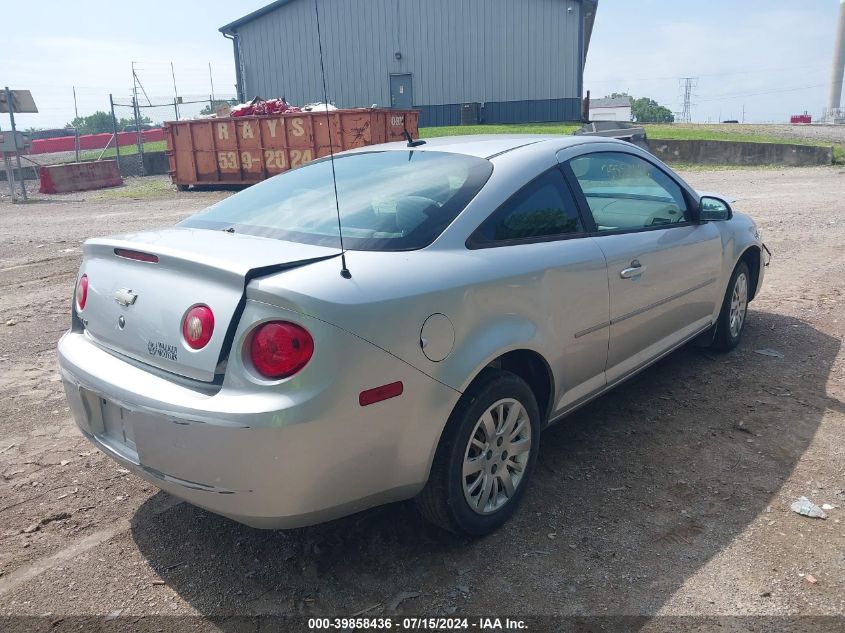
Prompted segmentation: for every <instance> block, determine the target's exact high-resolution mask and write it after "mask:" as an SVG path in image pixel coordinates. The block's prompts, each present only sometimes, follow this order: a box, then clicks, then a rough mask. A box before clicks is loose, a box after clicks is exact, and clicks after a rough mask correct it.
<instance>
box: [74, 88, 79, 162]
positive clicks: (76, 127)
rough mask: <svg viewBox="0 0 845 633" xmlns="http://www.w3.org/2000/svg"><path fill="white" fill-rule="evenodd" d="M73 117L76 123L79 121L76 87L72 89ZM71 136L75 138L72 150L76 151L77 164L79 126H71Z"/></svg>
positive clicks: (77, 159)
mask: <svg viewBox="0 0 845 633" xmlns="http://www.w3.org/2000/svg"><path fill="white" fill-rule="evenodd" d="M73 115H74V117H75V119H76V121H77V122H78V121H79V108H77V106H76V86H74V87H73ZM73 135H74V137H75V138H76V141H75V143H74V148H75V149H76V162H77V163H78V162H79V125H78V124H77V125H74V126H73Z"/></svg>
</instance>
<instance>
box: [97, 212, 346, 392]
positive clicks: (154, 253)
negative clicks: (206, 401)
mask: <svg viewBox="0 0 845 633" xmlns="http://www.w3.org/2000/svg"><path fill="white" fill-rule="evenodd" d="M83 250H84V261H83V265H82V271H81V272H82V273H84V274H86V275H88V299H87V303H86V305H85V309H84V310H82V312H81V313H80V317H81V318H82V320H83V323H84V324H85V328H86V331H87V332H88V334H89V335H90V336H91V337H92V339H94V341H95V342H97V343H99V344H100V345H102V346H103V347H105V348H108V349H110V350H112V351H115V352H118V353H120V354H123V355H125V356H128V357H130V358H133V359H135V360H137V361H140V362H142V363H145V364H148V365H152V366H155V367H158V368H161V369H164V370H166V371H169V372H173V373H175V374H179V375H182V376H187V377H189V378H193V379H196V380H202V381H207V382H211V381H213V380H214V377H215V374H216V373H217V369H218V366H219V364H220V361H221V360H223V359H224V358H225V356H226V354H228V351H229V350H228V347H229V346H230V345H231V341H230V340H229V338H230V336H229V333H230V331H231V332H234V327H235V325H236V324H237V323H236V320H237V317H238V315H239V313H240V309H241V306H242V300H243V297H244V289H245V287H246V284H247V283H248V282H249V280H250V279H252V278H255V277H258V276H261V275H265V274H269V273H273V272H278V271H281V270H285V269H287V268H293V267H298V266H304V265H307V264H309V263H311V262H314V261H319V260H322V259H326V258H328V257H334V256H337V255H338V250H337V249H334V248H327V247H323V246H313V245H308V244H299V243H295V242H285V241H281V240H276V239H270V238H264V237H255V236H249V235H241V234H233V233H228V232H224V231H210V230H204V229H189V228H173V229H165V230H161V231H149V232H145V233H137V234H131V235H125V236H120V237H117V238H102V239H92V240H89V241H87V242H86V243H85V246H84V249H83ZM196 305H207V306H208V307H209V308H211V310H212V312H213V314H214V330H213V334H212V336H211V340H210V341H209V342H208V344H207V345H205V346H204V347H203V348H201V349H198V350H194V349H191V348H190V347H189V346H188V345H187V344H186V343H185V342H184V339H183V336H182V321H183V318H184V316H185V313H186V312H187V311H188V310H189V309H190V308H192V307H194V306H196Z"/></svg>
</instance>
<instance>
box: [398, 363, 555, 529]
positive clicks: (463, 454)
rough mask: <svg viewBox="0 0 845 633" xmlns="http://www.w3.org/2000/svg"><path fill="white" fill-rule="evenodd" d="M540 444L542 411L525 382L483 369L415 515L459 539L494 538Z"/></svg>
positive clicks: (452, 421)
mask: <svg viewBox="0 0 845 633" xmlns="http://www.w3.org/2000/svg"><path fill="white" fill-rule="evenodd" d="M491 434H492V435H491ZM539 440H540V409H539V407H538V406H537V399H536V398H535V397H534V393H533V392H532V391H531V388H530V387H529V386H528V384H526V382H525V381H524V380H522V378H520V377H519V376H517V375H516V374H514V373H511V372H508V371H503V370H500V369H489V368H488V369H485V370H484V371H483V372H482V373H481V375H480V376H479V378H478V379H477V380H476V381H475V382H474V383H473V384H472V386H471V387H470V388H469V389H468V390H467V391H466V393H464V395H463V396H462V397H461V399H460V400H459V401H458V404H457V405H456V406H455V409H454V411H453V412H452V415H451V416H450V417H449V421H448V422H447V424H446V428H445V430H444V432H443V436H442V437H441V440H440V444H439V445H438V447H437V450H436V451H435V455H434V461H433V463H432V466H431V472H430V474H429V478H428V482H427V483H426V486H425V488H424V489H423V490H422V492H421V493H420V494H419V495H418V496H417V498H416V500H415V501H416V505H417V508H418V510H419V511H420V513H421V514H422V515H423V516H424V517H425V518H426V519H428V520H429V521H431V522H432V523H434V524H436V525H438V526H440V527H442V528H444V529H446V530H449V531H451V532H454V533H456V534H464V535H468V536H482V535H484V534H488V533H489V532H492V531H493V530H495V529H496V528H498V527H499V526H501V525H502V524H503V523H504V522H505V521H507V520H508V519H509V518H510V517H511V515H512V514H513V513H514V511H515V510H516V508H517V506H518V505H519V502H520V500H521V499H522V497H523V495H524V494H525V489H526V488H527V487H528V483H529V480H530V477H531V472H532V471H533V469H534V464H535V462H536V461H537V453H538V450H539Z"/></svg>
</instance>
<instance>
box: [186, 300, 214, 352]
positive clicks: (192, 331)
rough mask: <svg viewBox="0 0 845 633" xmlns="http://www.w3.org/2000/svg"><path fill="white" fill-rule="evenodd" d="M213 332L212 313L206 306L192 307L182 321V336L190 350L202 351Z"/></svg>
mask: <svg viewBox="0 0 845 633" xmlns="http://www.w3.org/2000/svg"><path fill="white" fill-rule="evenodd" d="M213 332H214V313H213V312H212V311H211V308H209V307H208V306H194V307H193V308H191V309H190V310H188V312H187V313H186V314H185V318H184V319H183V320H182V336H183V337H184V338H185V342H186V343H187V344H188V347H190V348H191V349H202V348H203V347H205V346H206V345H207V344H208V342H209V341H210V340H211V334H212V333H213Z"/></svg>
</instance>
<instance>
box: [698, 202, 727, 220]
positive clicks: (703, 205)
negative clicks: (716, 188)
mask: <svg viewBox="0 0 845 633" xmlns="http://www.w3.org/2000/svg"><path fill="white" fill-rule="evenodd" d="M732 215H733V212H732V211H731V205H729V204H728V203H727V202H726V201H725V200H722V199H721V198H717V197H715V196H701V201H700V202H699V203H698V219H699V220H700V221H701V222H706V221H708V220H730V219H731V216H732Z"/></svg>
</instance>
